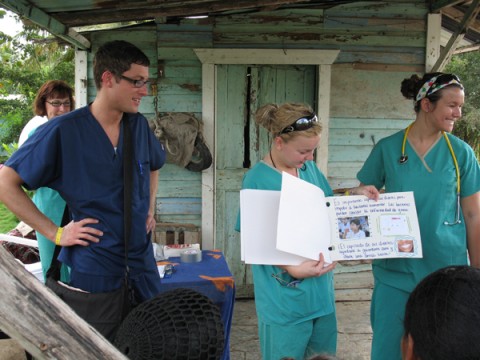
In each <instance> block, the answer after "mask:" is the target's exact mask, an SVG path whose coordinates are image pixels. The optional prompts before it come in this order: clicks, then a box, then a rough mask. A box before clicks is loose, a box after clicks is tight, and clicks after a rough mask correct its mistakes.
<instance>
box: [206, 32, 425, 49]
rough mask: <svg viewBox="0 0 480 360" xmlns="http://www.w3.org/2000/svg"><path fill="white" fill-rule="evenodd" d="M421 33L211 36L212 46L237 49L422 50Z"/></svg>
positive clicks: (227, 34)
mask: <svg viewBox="0 0 480 360" xmlns="http://www.w3.org/2000/svg"><path fill="white" fill-rule="evenodd" d="M425 41H426V38H425V33H421V32H418V33H411V34H405V33H401V34H399V33H387V34H385V33H382V32H378V33H369V34H352V33H349V32H348V31H345V32H344V33H342V32H338V31H337V30H332V31H317V32H310V31H307V32H302V33H292V32H288V33H272V32H270V33H266V32H262V33H258V32H250V31H245V32H242V33H220V34H216V35H215V44H216V46H220V45H223V46H230V47H238V46H245V45H248V46H249V47H260V46H261V47H267V48H271V47H275V44H277V46H278V45H279V44H282V46H285V47H291V48H295V47H296V48H298V47H304V48H305V47H308V48H317V49H318V48H321V47H325V46H329V45H330V46H337V47H340V49H341V46H342V45H345V44H349V45H355V46H383V47H389V46H391V47H393V46H405V47H407V46H409V47H418V48H423V47H424V46H425Z"/></svg>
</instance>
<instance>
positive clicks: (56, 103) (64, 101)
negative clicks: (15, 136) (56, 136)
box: [18, 80, 75, 283]
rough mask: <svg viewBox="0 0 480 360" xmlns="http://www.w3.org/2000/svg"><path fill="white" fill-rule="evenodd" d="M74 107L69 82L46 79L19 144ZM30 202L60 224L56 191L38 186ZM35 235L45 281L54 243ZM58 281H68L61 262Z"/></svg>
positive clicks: (60, 207) (62, 207)
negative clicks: (32, 115)
mask: <svg viewBox="0 0 480 360" xmlns="http://www.w3.org/2000/svg"><path fill="white" fill-rule="evenodd" d="M74 108H75V102H74V100H73V89H72V88H71V87H70V85H68V84H67V83H66V82H64V81H62V80H50V81H47V82H46V83H45V84H43V85H42V87H41V88H40V89H39V90H38V92H37V96H36V97H35V101H34V102H33V112H34V113H35V115H36V116H35V117H34V118H33V119H31V120H30V121H29V122H28V123H27V125H26V126H25V127H24V129H23V130H22V134H21V135H20V139H19V142H18V145H19V146H28V141H27V142H26V143H25V145H22V144H23V142H25V141H26V140H27V139H28V136H30V135H31V134H32V133H33V132H34V131H35V130H36V129H37V127H38V126H40V125H42V124H43V123H45V122H47V121H49V120H52V119H53V118H55V117H56V116H59V115H62V114H65V113H68V112H70V111H71V110H73V109H74ZM27 131H28V132H27ZM33 202H34V203H35V205H37V207H38V209H39V210H40V211H41V212H42V213H44V214H45V215H46V216H47V217H48V218H50V219H51V220H52V221H53V222H54V223H55V224H57V225H58V226H60V223H61V221H62V218H63V213H64V210H65V201H64V200H63V199H62V197H61V196H60V194H59V193H58V192H56V191H55V190H52V189H50V188H46V187H43V188H39V189H38V190H37V191H36V192H35V195H34V196H33ZM36 234H37V241H38V250H39V253H40V261H41V263H42V271H43V276H44V279H45V280H46V272H47V270H48V269H49V268H50V263H51V262H52V257H53V251H54V250H55V244H54V243H53V242H51V241H50V240H48V239H47V238H46V237H45V236H43V235H42V234H40V233H39V232H36ZM61 280H62V281H63V282H66V283H68V280H69V271H68V267H67V266H65V265H62V270H61Z"/></svg>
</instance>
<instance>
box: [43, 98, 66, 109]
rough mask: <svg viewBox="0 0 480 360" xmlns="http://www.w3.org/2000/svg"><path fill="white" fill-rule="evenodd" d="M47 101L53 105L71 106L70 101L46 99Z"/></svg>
mask: <svg viewBox="0 0 480 360" xmlns="http://www.w3.org/2000/svg"><path fill="white" fill-rule="evenodd" d="M46 102H47V103H49V104H50V105H52V106H53V107H56V108H58V107H60V106H62V105H63V106H64V107H70V106H72V104H71V103H70V101H60V100H53V101H48V100H46Z"/></svg>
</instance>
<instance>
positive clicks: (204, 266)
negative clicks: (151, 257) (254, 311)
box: [158, 250, 235, 360]
mask: <svg viewBox="0 0 480 360" xmlns="http://www.w3.org/2000/svg"><path fill="white" fill-rule="evenodd" d="M158 264H159V265H165V264H173V265H174V266H175V272H174V273H173V274H172V276H171V277H169V278H163V279H162V291H164V292H165V291H169V290H173V289H177V288H189V289H192V290H195V291H198V292H199V293H201V294H204V295H206V296H208V297H209V298H210V299H211V300H212V301H213V303H215V304H216V305H218V307H219V308H220V313H221V316H222V321H223V326H224V331H225V347H224V350H223V356H222V359H224V360H229V359H230V327H231V325H232V317H233V306H234V303H235V283H234V281H233V277H232V273H231V272H230V269H229V268H228V265H227V262H226V261H225V257H224V256H223V254H222V252H220V251H215V250H203V251H202V261H201V262H197V263H183V262H181V261H180V258H179V257H171V258H169V259H168V261H162V262H159V263H158Z"/></svg>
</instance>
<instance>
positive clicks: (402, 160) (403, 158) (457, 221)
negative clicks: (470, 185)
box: [398, 124, 462, 226]
mask: <svg viewBox="0 0 480 360" xmlns="http://www.w3.org/2000/svg"><path fill="white" fill-rule="evenodd" d="M412 125H413V124H410V125H408V126H407V128H406V129H405V135H403V142H402V154H401V155H400V158H399V159H398V162H399V164H400V165H403V164H405V163H406V162H407V161H408V155H406V154H405V146H406V144H407V135H408V132H409V130H410V128H411V127H412ZM442 135H443V138H444V139H445V141H446V142H447V146H448V149H449V150H450V155H452V159H453V163H454V164H455V173H456V176H457V208H456V211H455V221H454V222H448V221H447V220H445V221H444V222H443V224H444V225H449V226H452V225H457V224H461V223H462V220H461V219H460V170H459V169H458V162H457V157H456V156H455V152H454V151H453V147H452V144H451V143H450V140H449V139H448V136H447V134H446V133H445V131H442Z"/></svg>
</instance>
